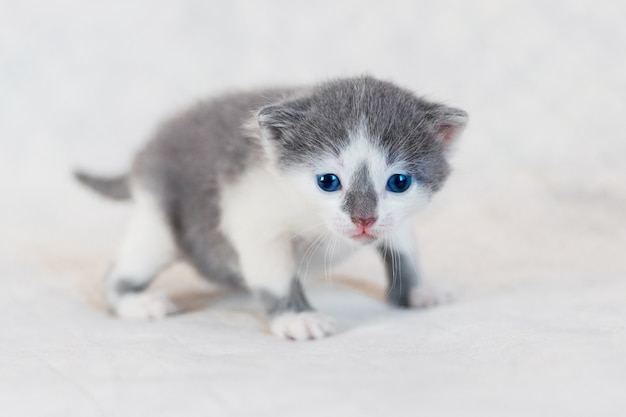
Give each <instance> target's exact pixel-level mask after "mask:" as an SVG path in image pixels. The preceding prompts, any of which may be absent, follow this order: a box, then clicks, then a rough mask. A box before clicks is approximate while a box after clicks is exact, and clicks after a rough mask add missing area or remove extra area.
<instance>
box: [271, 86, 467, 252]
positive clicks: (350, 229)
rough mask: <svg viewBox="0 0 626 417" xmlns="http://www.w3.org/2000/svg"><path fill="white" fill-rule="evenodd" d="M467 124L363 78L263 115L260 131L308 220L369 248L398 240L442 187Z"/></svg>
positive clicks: (456, 114)
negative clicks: (450, 152) (454, 144)
mask: <svg viewBox="0 0 626 417" xmlns="http://www.w3.org/2000/svg"><path fill="white" fill-rule="evenodd" d="M466 117H467V116H466V114H465V113H464V112H463V111H461V110H456V109H450V108H447V107H445V106H442V105H438V104H434V103H430V102H426V101H424V100H421V99H419V98H417V97H415V96H413V95H412V94H411V93H409V92H407V91H405V90H402V89H400V88H398V87H395V86H394V85H392V84H389V83H384V82H380V81H377V80H374V79H371V78H362V79H358V80H356V81H355V80H351V81H349V82H346V81H335V82H331V83H328V84H326V85H323V86H322V87H320V88H318V89H316V90H314V91H312V92H310V93H309V95H308V96H305V97H302V98H300V99H297V100H292V101H289V102H286V103H279V104H278V105H273V106H269V107H266V108H264V109H262V110H261V112H260V113H259V124H260V126H261V128H262V131H263V134H264V136H265V137H266V138H267V139H268V143H270V144H271V146H270V148H271V151H272V152H273V153H274V155H275V158H276V162H277V164H278V165H279V167H280V168H281V169H282V170H283V172H284V173H285V175H288V176H289V178H290V180H291V181H293V184H294V187H296V188H298V190H299V191H303V192H304V193H305V194H304V195H303V196H304V198H306V201H307V204H308V206H310V208H311V215H312V216H320V217H321V219H322V221H323V223H325V224H326V225H327V227H328V228H329V229H330V231H332V232H334V233H335V234H337V235H339V236H341V237H343V238H346V239H349V240H350V241H353V242H355V243H361V244H369V243H374V242H377V241H381V240H384V239H385V238H386V237H389V236H390V235H391V234H393V232H394V231H395V230H396V229H397V228H398V227H401V226H402V223H403V222H404V220H406V219H407V218H408V217H410V216H411V215H413V214H414V213H415V212H416V211H418V210H419V209H421V208H422V207H423V206H424V205H425V204H426V203H427V202H428V200H429V199H430V196H431V195H432V194H433V193H434V192H435V191H436V190H438V189H439V188H440V187H441V185H442V184H443V182H444V180H445V178H446V177H447V175H448V171H449V169H448V164H447V161H446V153H447V149H448V147H449V143H450V142H451V141H452V140H453V139H455V138H456V137H457V136H458V133H459V132H460V130H461V129H462V128H463V126H464V125H465V122H466Z"/></svg>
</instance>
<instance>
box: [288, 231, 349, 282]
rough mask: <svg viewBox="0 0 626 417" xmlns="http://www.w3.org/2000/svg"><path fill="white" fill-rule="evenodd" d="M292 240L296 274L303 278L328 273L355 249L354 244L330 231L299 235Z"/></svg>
mask: <svg viewBox="0 0 626 417" xmlns="http://www.w3.org/2000/svg"><path fill="white" fill-rule="evenodd" d="M292 242H293V243H292V250H293V256H294V260H295V263H296V268H297V271H296V274H297V275H298V276H299V277H300V278H302V279H307V278H316V277H320V276H323V275H325V274H328V273H329V270H330V269H331V268H332V267H334V266H335V265H337V264H338V263H340V262H341V261H343V260H345V259H346V258H348V257H349V256H350V255H351V254H353V253H354V251H355V247H354V245H351V244H349V243H348V242H346V241H345V240H344V239H341V238H339V237H338V236H336V235H331V234H330V233H327V234H320V235H313V236H312V235H305V236H297V237H295V238H294V239H292Z"/></svg>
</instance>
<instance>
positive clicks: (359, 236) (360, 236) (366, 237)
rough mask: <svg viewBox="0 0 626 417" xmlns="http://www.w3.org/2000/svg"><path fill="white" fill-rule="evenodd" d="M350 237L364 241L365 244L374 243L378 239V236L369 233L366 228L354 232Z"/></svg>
mask: <svg viewBox="0 0 626 417" xmlns="http://www.w3.org/2000/svg"><path fill="white" fill-rule="evenodd" d="M350 237H351V238H352V239H353V240H355V241H357V242H359V243H363V244H368V243H372V242H374V241H375V240H376V239H378V238H377V237H376V236H374V235H371V234H369V233H367V232H366V231H365V230H363V231H361V233H356V234H354V235H352V236H350Z"/></svg>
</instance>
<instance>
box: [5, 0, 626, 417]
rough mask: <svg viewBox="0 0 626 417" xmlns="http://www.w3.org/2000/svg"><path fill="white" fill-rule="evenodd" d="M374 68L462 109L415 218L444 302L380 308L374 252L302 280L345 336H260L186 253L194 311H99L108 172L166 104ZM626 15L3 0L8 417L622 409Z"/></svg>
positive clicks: (403, 4) (534, 7) (169, 277)
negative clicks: (427, 200) (160, 317)
mask: <svg viewBox="0 0 626 417" xmlns="http://www.w3.org/2000/svg"><path fill="white" fill-rule="evenodd" d="M360 73H371V74H374V75H376V76H379V77H382V78H387V79H391V80H394V81H396V82H398V83H399V84H401V85H404V86H407V87H409V88H412V89H414V90H416V91H418V92H420V93H421V94H424V95H427V96H429V97H431V98H434V99H439V100H445V101H446V102H448V103H450V104H453V105H455V106H458V107H461V108H464V109H466V110H467V111H468V112H469V114H470V118H471V122H470V126H469V128H468V130H467V132H466V134H465V136H464V137H463V140H462V142H461V143H460V144H459V149H458V152H457V154H456V157H455V160H454V165H455V167H456V170H455V172H454V174H453V177H452V179H451V180H450V182H449V183H448V185H447V186H446V187H445V189H444V191H443V192H442V193H441V194H440V195H438V196H437V198H436V199H435V200H434V201H433V204H432V205H431V207H430V208H429V209H427V210H426V212H424V213H423V216H422V217H421V220H420V224H419V225H418V227H417V231H416V233H417V235H418V239H419V242H420V248H421V254H422V259H421V263H422V267H423V269H424V273H425V275H426V276H427V277H428V278H430V280H431V281H433V282H434V283H438V284H440V285H442V286H447V287H449V288H452V289H453V290H454V292H455V294H456V298H457V301H456V302H455V303H454V304H452V305H450V306H446V307H441V308H437V309H433V310H429V311H417V312H405V311H394V310H392V309H390V308H387V307H386V306H385V305H384V303H382V301H381V300H382V294H383V291H384V286H383V281H384V280H383V278H382V268H381V266H380V264H379V263H378V261H377V260H376V258H375V256H373V253H372V252H368V251H363V252H362V253H360V254H359V255H357V256H356V257H355V258H354V259H352V260H351V261H349V262H348V263H346V264H345V265H343V266H342V267H340V268H338V269H337V270H336V271H334V272H333V274H332V277H331V278H332V279H331V280H330V283H325V280H324V279H322V280H320V281H319V283H317V284H315V283H311V284H312V288H311V289H310V295H311V298H312V300H313V302H314V303H315V304H316V305H317V307H319V308H320V309H321V310H322V311H324V312H327V313H330V314H333V315H334V316H335V317H336V318H337V319H338V321H339V323H340V326H341V329H342V331H341V333H340V334H339V335H337V336H335V337H332V338H329V339H326V340H322V341H317V342H314V343H302V344H296V343H289V342H285V341H282V340H280V339H278V338H274V337H271V336H270V335H268V334H267V332H266V330H265V328H264V324H263V321H262V316H261V315H260V313H259V309H258V306H256V305H255V303H254V302H253V301H252V300H251V299H250V298H249V297H248V296H246V295H242V294H222V293H221V291H220V290H218V289H215V288H213V287H210V286H209V285H207V284H205V283H203V282H202V281H200V280H199V279H198V278H197V277H195V276H194V275H193V273H192V272H190V271H189V270H188V269H186V268H183V267H175V268H173V269H172V270H171V271H168V272H167V273H166V274H165V276H164V277H163V279H160V280H159V282H158V283H157V284H156V286H155V287H156V288H155V290H159V289H160V290H162V291H166V292H168V293H170V294H172V295H173V297H174V298H175V299H176V300H177V301H178V302H179V303H180V305H181V306H182V307H183V308H184V309H185V310H186V312H185V314H182V315H180V316H177V317H174V318H171V319H167V320H165V321H161V322H153V323H134V322H124V321H119V320H114V319H112V318H110V317H109V316H107V315H106V314H104V310H103V307H102V296H101V293H100V279H101V278H100V277H101V275H102V273H103V271H104V269H105V268H106V265H107V263H108V261H109V259H110V257H111V256H112V254H113V252H114V250H115V245H116V242H117V241H118V239H119V236H120V235H121V233H122V231H123V228H124V222H125V219H126V217H127V215H128V212H129V210H128V206H126V205H124V204H113V203H109V202H105V201H103V200H101V199H99V198H97V197H95V196H94V195H92V194H90V193H88V192H86V191H84V190H82V189H80V188H79V187H78V186H76V185H75V184H74V183H73V182H72V181H71V179H70V177H69V174H68V173H69V171H70V170H71V168H72V167H74V166H82V167H89V168H91V169H93V170H95V171H96V172H102V173H109V172H110V173H116V172H120V171H122V170H123V169H124V168H125V167H126V166H127V165H128V163H129V161H130V158H131V155H132V153H133V152H134V151H135V150H136V149H137V148H138V147H139V146H140V145H141V143H142V142H143V141H145V140H146V139H147V138H148V137H149V135H150V133H151V132H152V131H153V129H154V127H155V125H156V124H157V123H158V121H159V120H161V119H162V117H164V116H166V115H168V114H169V113H171V112H172V111H175V110H177V109H179V108H181V107H183V106H185V105H188V104H189V103H191V102H193V101H194V100H195V99H197V98H200V97H204V96H206V95H208V94H211V93H215V92H219V91H223V90H225V89H229V88H246V87H252V86H259V85H267V84H295V83H310V82H312V81H316V80H323V79H325V78H327V77H332V76H339V75H352V74H360ZM625 74H626V7H625V6H624V3H623V2H620V1H602V0H600V1H598V0H595V1H587V0H581V1H556V0H547V1H545V0H544V1H539V0H532V1H530V0H529V1H523V2H522V1H520V2H517V1H512V2H496V1H489V0H482V1H473V2H468V1H461V0H458V1H452V0H446V1H436V2H435V1H424V2H417V1H408V0H407V1H385V2H375V1H356V0H354V1H325V0H324V1H316V2H300V1H286V0H285V1H274V2H255V1H243V0H236V1H228V2H208V1H194V0H186V1H178V2H171V1H155V0H152V1H110V2H95V1H91V2H87V1H77V0H58V1H54V2H49V1H34V0H33V1H12V0H4V1H2V2H0V227H1V230H0V415H2V416H81V417H87V416H148V415H149V416H170V415H184V416H206V415H210V416H222V415H224V416H244V415H254V416H263V415H272V416H277V415H289V416H294V415H295V416H309V415H310V416H320V415H328V416H334V415H337V416H351V415H355V416H379V415H384V414H390V415H391V414H393V415H398V416H404V415H407V416H412V415H429V416H440V415H460V414H462V415H468V416H469V415H480V416H485V415H493V416H502V415H507V416H516V415H520V416H521V415H550V416H560V415H567V416H588V415H603V416H609V415H615V416H619V415H623V410H624V407H625V406H626V396H624V392H625V391H626V332H625V330H626V326H625V320H626V281H625V279H626V260H625V256H626V164H625V163H624V161H625V158H626V137H625V136H626V135H625V134H626V128H625V127H624V117H625V116H624V115H626V75H625Z"/></svg>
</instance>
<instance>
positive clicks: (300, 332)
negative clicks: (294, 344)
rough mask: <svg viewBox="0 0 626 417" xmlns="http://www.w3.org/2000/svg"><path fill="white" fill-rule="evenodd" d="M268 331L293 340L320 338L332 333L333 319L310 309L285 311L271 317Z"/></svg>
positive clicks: (333, 328)
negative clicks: (297, 311) (299, 311)
mask: <svg viewBox="0 0 626 417" xmlns="http://www.w3.org/2000/svg"><path fill="white" fill-rule="evenodd" d="M270 331H271V332H272V333H273V334H275V335H276V336H281V337H284V338H287V339H293V340H310V339H321V338H322V337H325V336H328V335H330V334H332V333H334V331H335V321H334V320H333V319H332V318H330V317H328V316H325V315H323V314H320V313H316V312H312V311H305V312H302V313H285V314H282V315H280V316H278V317H276V318H274V319H272V321H271V323H270Z"/></svg>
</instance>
